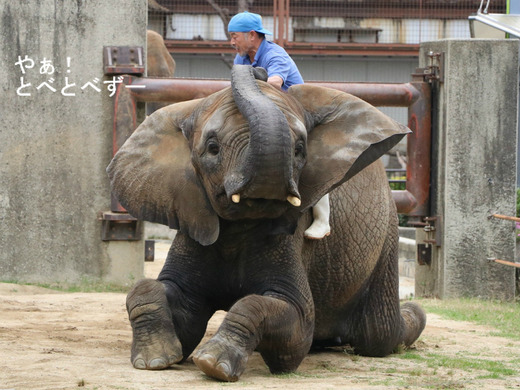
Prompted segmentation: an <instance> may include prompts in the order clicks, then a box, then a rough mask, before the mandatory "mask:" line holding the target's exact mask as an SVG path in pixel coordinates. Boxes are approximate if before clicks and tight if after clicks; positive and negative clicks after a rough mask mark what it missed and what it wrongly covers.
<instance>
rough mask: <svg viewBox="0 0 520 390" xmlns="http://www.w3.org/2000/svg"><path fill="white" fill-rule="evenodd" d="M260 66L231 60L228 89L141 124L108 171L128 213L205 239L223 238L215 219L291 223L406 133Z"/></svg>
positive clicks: (369, 109) (347, 100)
mask: <svg viewBox="0 0 520 390" xmlns="http://www.w3.org/2000/svg"><path fill="white" fill-rule="evenodd" d="M255 73H258V70H257V69H253V68H252V67H250V66H245V65H235V66H234V68H233V70H232V75H231V88H227V89H224V90H222V91H220V92H217V93H214V94H213V95H210V96H208V97H207V98H204V99H198V100H192V101H187V102H182V103H177V104H173V105H170V106H167V107H164V108H163V109H161V110H159V111H157V112H155V113H154V114H153V115H151V116H150V117H148V118H147V119H146V120H145V121H144V122H143V123H142V124H141V125H140V126H139V128H138V129H137V130H136V131H135V132H134V134H133V135H132V136H131V137H130V138H129V139H128V140H127V142H126V143H125V144H124V145H123V147H122V148H121V149H120V150H119V151H118V153H117V154H116V156H115V157H114V159H113V160H112V162H111V163H110V165H109V166H108V168H107V171H108V174H109V177H110V179H111V185H112V189H113V191H114V192H115V194H116V196H117V197H118V198H119V200H120V202H121V204H122V205H123V206H124V207H125V208H126V209H127V210H128V211H129V212H130V213H131V214H132V215H134V216H135V217H137V218H140V219H145V220H148V221H151V222H158V223H162V224H166V225H169V226H170V227H171V228H174V229H180V230H181V231H183V232H185V233H186V234H188V235H189V236H190V237H191V238H193V239H194V240H196V241H198V242H199V243H200V244H202V245H210V244H213V243H214V242H215V241H216V240H217V239H218V237H219V228H220V227H219V225H220V224H219V219H223V220H232V221H236V220H242V219H269V220H271V221H278V220H280V221H282V220H284V218H285V217H286V216H287V215H292V216H294V217H293V218H292V221H293V224H294V223H295V222H294V221H295V220H297V218H298V215H299V214H300V213H301V212H304V211H305V210H307V209H308V208H309V207H311V206H312V205H313V204H315V203H316V202H317V201H318V200H319V199H320V198H321V197H322V196H323V195H325V194H326V193H328V192H329V191H331V190H332V189H333V188H335V187H336V186H338V185H340V184H342V183H343V182H345V181H346V180H348V179H349V178H351V177H352V176H354V175H355V174H356V173H358V172H359V171H360V170H362V169H363V168H364V167H366V166H368V165H369V164H371V163H372V162H374V161H375V160H376V159H378V158H379V157H380V156H381V155H382V154H383V153H385V152H386V151H387V150H388V149H390V148H391V147H392V146H394V145H395V144H396V143H397V142H399V140H400V139H401V138H402V137H403V136H404V135H405V134H407V133H409V132H410V131H409V130H408V129H407V128H406V127H405V126H403V125H400V124H398V123H397V122H395V121H394V120H392V119H390V118H388V117H387V116H386V115H384V114H383V113H381V112H380V111H379V110H377V109H376V108H374V107H373V106H371V105H369V104H368V103H366V102H364V101H362V100H360V99H358V98H356V97H354V96H351V95H349V94H346V93H343V92H339V91H336V90H332V89H328V88H323V87H317V86H310V85H296V86H292V87H291V88H290V89H289V91H288V92H287V93H285V92H281V91H278V90H276V89H275V88H274V87H272V86H270V85H269V84H267V83H266V82H264V81H262V80H256V79H255V77H254V75H255ZM293 227H294V226H293ZM288 231H291V229H290V228H288Z"/></svg>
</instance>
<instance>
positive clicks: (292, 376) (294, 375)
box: [273, 371, 325, 379]
mask: <svg viewBox="0 0 520 390" xmlns="http://www.w3.org/2000/svg"><path fill="white" fill-rule="evenodd" d="M273 376H274V377H276V378H280V379H295V378H314V379H323V378H325V377H324V376H323V375H316V374H308V373H305V372H299V371H297V372H288V373H284V374H273Z"/></svg>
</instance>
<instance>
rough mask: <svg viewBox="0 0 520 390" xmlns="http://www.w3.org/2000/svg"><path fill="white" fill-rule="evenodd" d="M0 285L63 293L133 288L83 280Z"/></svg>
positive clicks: (120, 290) (5, 281) (12, 281)
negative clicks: (34, 287) (32, 287)
mask: <svg viewBox="0 0 520 390" xmlns="http://www.w3.org/2000/svg"><path fill="white" fill-rule="evenodd" d="M0 283H11V284H20V285H25V286H36V287H42V288H48V289H50V290H55V291H62V292H70V293H74V292H101V293H103V292H117V293H120V292H122V293H126V292H128V291H130V288H131V286H121V285H118V284H114V283H106V282H103V281H101V280H97V279H88V278H83V279H82V280H81V281H79V282H78V283H65V282H55V283H27V282H23V281H18V280H0ZM13 291H14V292H16V287H13Z"/></svg>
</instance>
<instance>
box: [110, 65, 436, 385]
mask: <svg viewBox="0 0 520 390" xmlns="http://www.w3.org/2000/svg"><path fill="white" fill-rule="evenodd" d="M260 73H261V72H260V71H259V70H258V69H253V68H251V67H249V66H245V65H242V66H241V65H235V66H234V67H233V69H232V73H231V87H230V88H227V89H224V90H222V91H220V92H216V93H214V94H213V95H210V96H208V97H206V98H204V99H198V100H193V101H187V102H182V103H177V104H173V105H170V106H168V107H165V108H163V109H161V110H159V111H157V112H156V113H154V114H153V115H151V116H150V117H148V118H147V119H146V121H145V122H144V123H143V124H142V125H141V126H140V127H139V128H138V129H137V130H136V131H135V133H134V134H133V135H132V136H131V137H130V138H129V139H128V141H127V142H126V144H125V145H124V146H123V147H122V148H121V149H120V151H119V152H118V153H117V154H116V156H115V157H114V159H113V160H112V162H111V163H110V165H109V167H108V168H107V171H108V173H109V177H110V179H111V185H112V189H113V191H114V192H115V194H116V195H117V196H118V198H119V200H120V201H121V204H122V205H123V206H124V207H125V208H126V209H127V210H129V212H130V213H131V214H132V215H134V216H136V217H138V218H142V219H146V220H149V221H153V222H159V223H163V224H168V225H169V226H170V227H172V228H175V229H179V232H178V234H177V236H176V238H175V240H174V241H173V243H172V246H171V249H170V251H169V253H168V257H167V259H166V263H165V265H164V267H163V269H162V271H161V272H160V274H159V276H158V278H157V280H151V279H146V280H142V281H139V282H138V283H136V285H135V286H134V287H133V289H132V291H131V292H130V293H129V294H128V297H127V310H128V315H129V319H130V322H131V325H132V330H133V341H132V351H131V361H132V363H133V365H134V367H136V368H139V369H152V370H153V369H162V368H166V367H168V366H170V365H172V364H174V363H177V362H180V361H183V360H185V359H186V358H187V357H188V356H189V355H190V354H191V353H192V352H193V351H194V349H195V348H196V347H197V345H198V344H199V342H200V340H201V338H202V337H203V335H204V332H205V329H206V325H207V322H208V320H209V318H210V317H211V316H212V315H213V313H214V312H215V311H216V310H219V309H223V310H226V311H227V314H226V316H225V319H224V320H223V323H222V325H221V326H220V328H219V329H218V331H217V333H216V334H215V335H214V336H213V337H212V338H211V339H210V340H209V341H208V342H206V343H205V344H203V345H201V346H200V347H199V348H198V349H197V351H196V352H195V354H194V355H193V360H194V362H195V364H196V365H197V366H198V367H199V368H200V369H201V370H202V371H203V372H204V373H206V374H207V375H209V376H211V377H214V378H217V379H220V380H224V381H236V380H237V379H238V378H239V376H240V375H241V374H242V373H243V371H244V369H245V368H246V362H247V360H248V357H249V356H250V354H251V353H252V352H253V351H254V350H257V351H259V352H260V353H261V355H262V357H263V359H264V361H265V362H266V364H267V365H268V367H269V369H270V371H271V372H273V373H281V372H291V371H294V370H296V369H297V368H298V366H299V364H300V363H301V361H302V359H303V358H304V357H305V355H306V354H307V353H308V351H309V349H310V348H311V346H319V347H323V346H332V345H343V344H350V345H351V346H352V347H353V348H354V350H355V351H356V352H357V353H359V354H363V355H368V356H385V355H387V354H389V353H391V352H392V350H393V349H394V348H396V346H398V345H399V344H401V343H404V344H405V345H411V344H412V343H413V342H414V341H415V340H416V339H417V338H418V337H419V335H420V334H421V332H422V330H423V329H424V326H425V323H426V316H425V314H424V312H423V311H422V309H421V308H420V307H419V306H418V305H416V304H415V303H411V302H408V303H405V304H403V306H402V307H400V304H399V296H398V284H399V279H398V263H397V262H398V256H397V251H398V226H397V214H396V207H395V203H394V201H393V199H392V197H391V192H390V190H389V186H388V184H387V180H386V175H385V171H384V169H383V166H382V165H381V163H380V162H379V161H376V160H377V159H378V158H379V157H380V156H381V155H382V154H383V153H384V152H385V151H386V150H387V149H389V148H391V147H392V146H393V145H394V144H395V143H397V142H398V141H399V140H400V139H401V138H402V137H403V136H404V135H405V134H407V133H408V132H409V130H408V129H407V128H406V127H404V126H402V125H400V124H398V123H396V122H395V121H393V120H392V119H390V118H388V117H387V116H385V115H384V114H382V113H381V112H380V111H378V110H377V109H375V108H374V107H372V106H370V105H369V104H368V103H366V102H364V101H362V100H360V99H358V98H356V97H354V96H351V95H348V94H345V93H343V92H339V91H336V90H332V89H328V88H323V87H317V86H310V85H296V86H293V87H291V88H290V89H289V91H288V92H287V93H284V92H281V91H278V90H276V89H275V88H273V87H272V86H270V85H269V84H267V83H266V82H264V81H262V80H255V79H254V77H253V75H254V74H257V76H258V77H260V78H262V75H261V74H260ZM264 76H265V74H264ZM329 191H331V192H330V198H331V201H330V202H331V225H332V234H331V235H330V236H329V237H327V238H324V239H322V240H319V241H315V240H305V239H304V237H303V232H304V230H305V229H306V228H307V227H308V226H309V225H310V223H311V222H312V221H311V219H312V214H311V212H310V210H309V209H310V208H311V207H312V206H313V204H314V203H315V202H317V201H318V200H319V199H320V198H321V197H322V196H323V195H324V194H326V193H328V192H329Z"/></svg>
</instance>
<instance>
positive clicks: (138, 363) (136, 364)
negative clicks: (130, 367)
mask: <svg viewBox="0 0 520 390" xmlns="http://www.w3.org/2000/svg"><path fill="white" fill-rule="evenodd" d="M134 367H135V368H137V369H139V370H144V369H146V363H145V362H144V360H143V359H135V360H134Z"/></svg>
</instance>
